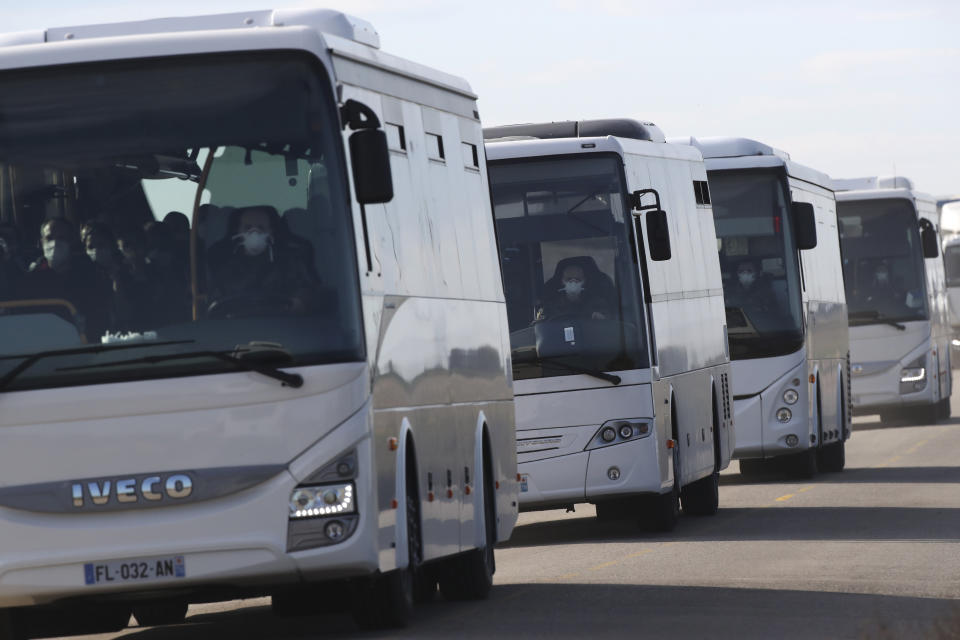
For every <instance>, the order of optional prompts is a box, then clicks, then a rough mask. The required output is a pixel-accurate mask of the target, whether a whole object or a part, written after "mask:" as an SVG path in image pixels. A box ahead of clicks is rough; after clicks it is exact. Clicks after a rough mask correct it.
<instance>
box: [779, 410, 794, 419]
mask: <svg viewBox="0 0 960 640" xmlns="http://www.w3.org/2000/svg"><path fill="white" fill-rule="evenodd" d="M792 417H793V414H792V413H791V412H790V409H787V408H786V407H780V408H779V409H777V422H790V418H792Z"/></svg>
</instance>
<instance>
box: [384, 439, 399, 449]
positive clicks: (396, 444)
mask: <svg viewBox="0 0 960 640" xmlns="http://www.w3.org/2000/svg"><path fill="white" fill-rule="evenodd" d="M387 445H388V446H389V447H390V451H396V450H397V449H398V448H399V447H400V441H399V440H397V439H396V438H390V439H389V440H387Z"/></svg>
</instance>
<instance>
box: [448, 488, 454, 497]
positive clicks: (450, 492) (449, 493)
mask: <svg viewBox="0 0 960 640" xmlns="http://www.w3.org/2000/svg"><path fill="white" fill-rule="evenodd" d="M447 497H448V498H452V497H453V489H447Z"/></svg>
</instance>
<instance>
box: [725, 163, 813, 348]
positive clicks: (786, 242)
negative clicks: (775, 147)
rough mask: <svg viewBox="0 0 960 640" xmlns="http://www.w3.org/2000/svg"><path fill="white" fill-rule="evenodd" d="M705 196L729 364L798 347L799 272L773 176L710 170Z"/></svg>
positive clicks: (783, 197) (777, 178) (780, 186)
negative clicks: (716, 260)
mask: <svg viewBox="0 0 960 640" xmlns="http://www.w3.org/2000/svg"><path fill="white" fill-rule="evenodd" d="M709 177H710V191H711V194H712V199H713V215H714V219H715V222H716V230H717V239H718V244H719V250H720V269H721V273H722V276H723V295H724V300H725V304H726V307H727V331H728V335H729V340H730V357H731V359H733V360H745V359H748V358H766V357H771V356H779V355H786V354H788V353H793V352H795V351H796V350H797V349H799V348H800V347H801V346H802V345H803V316H802V312H801V301H802V296H801V290H800V270H799V265H798V260H797V250H796V248H795V243H794V240H793V233H792V229H793V226H792V224H791V220H792V218H791V217H790V213H789V207H788V202H789V201H788V198H787V194H786V192H785V189H784V183H783V180H782V177H781V174H780V173H779V172H776V171H713V172H710V176H709Z"/></svg>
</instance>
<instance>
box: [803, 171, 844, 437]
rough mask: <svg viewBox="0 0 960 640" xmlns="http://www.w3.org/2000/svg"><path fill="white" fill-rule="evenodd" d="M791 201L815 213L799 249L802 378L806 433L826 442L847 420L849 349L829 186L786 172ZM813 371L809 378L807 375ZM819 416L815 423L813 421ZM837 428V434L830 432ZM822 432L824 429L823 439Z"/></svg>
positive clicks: (835, 224) (841, 430)
mask: <svg viewBox="0 0 960 640" xmlns="http://www.w3.org/2000/svg"><path fill="white" fill-rule="evenodd" d="M789 184H790V194H791V198H792V200H793V201H794V202H809V203H810V204H812V205H813V207H814V212H815V214H816V219H817V246H816V247H815V248H813V249H808V250H805V251H801V252H800V260H801V264H802V268H803V283H804V294H803V298H804V314H805V322H806V339H805V346H806V356H807V374H808V380H807V382H806V384H807V385H808V386H809V387H810V388H809V391H810V393H808V394H807V399H808V400H807V402H808V411H807V415H808V416H810V432H809V433H810V435H811V436H815V437H816V442H817V443H821V442H824V443H825V444H830V443H831V442H833V441H836V440H839V439H843V438H844V437H845V435H844V434H846V433H847V428H848V426H849V419H850V418H849V415H848V413H849V412H848V411H847V410H846V405H847V404H848V402H849V399H848V398H845V393H846V378H845V376H846V375H847V374H846V371H847V366H846V365H847V352H848V351H849V349H850V338H849V328H848V325H847V303H846V294H845V291H844V285H843V269H842V262H841V259H840V238H839V232H838V227H837V224H838V223H837V207H836V200H835V199H834V195H833V192H832V191H829V190H827V189H824V188H822V187H819V186H816V185H813V184H811V183H809V182H804V181H802V180H797V179H795V178H792V177H791V178H789ZM810 375H812V376H813V380H814V381H813V382H810V381H809V376H810ZM818 422H819V424H818ZM836 431H839V438H837V437H835V436H834V435H833V434H834V433H835V432H836ZM822 434H829V435H828V436H827V437H826V439H824V437H823V435H822Z"/></svg>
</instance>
